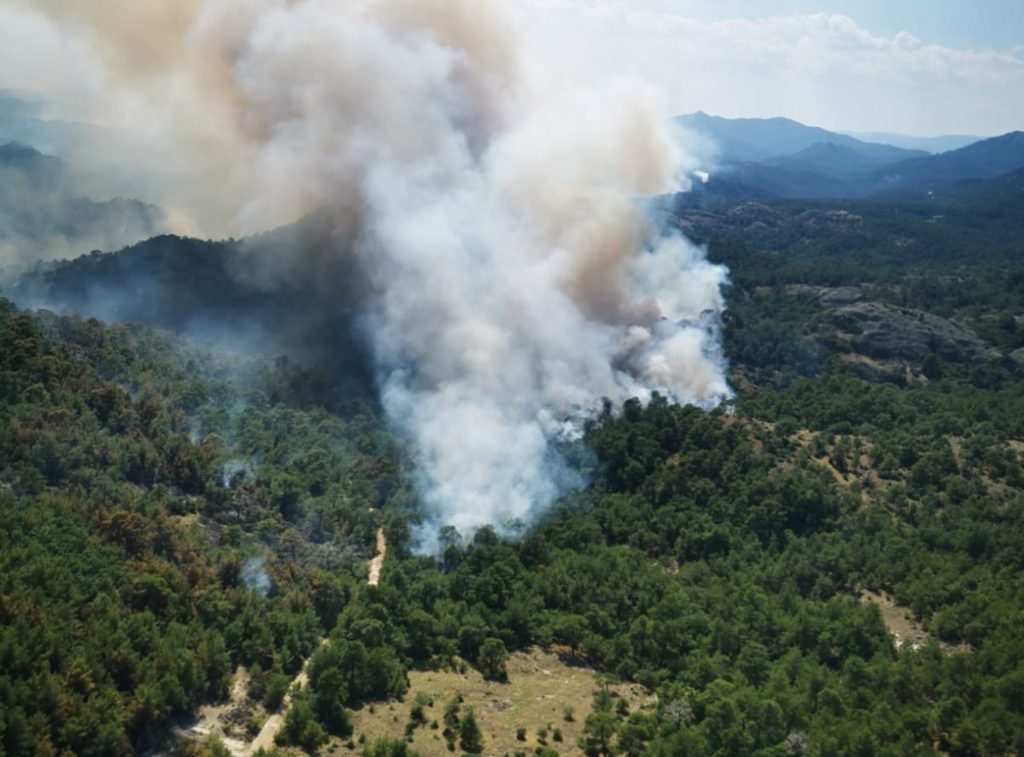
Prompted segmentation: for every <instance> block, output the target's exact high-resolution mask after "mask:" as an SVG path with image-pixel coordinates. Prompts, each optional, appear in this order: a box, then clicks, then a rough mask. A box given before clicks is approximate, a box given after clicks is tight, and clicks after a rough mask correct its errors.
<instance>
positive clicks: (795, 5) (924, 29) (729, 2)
mask: <svg viewBox="0 0 1024 757" xmlns="http://www.w3.org/2000/svg"><path fill="white" fill-rule="evenodd" d="M636 4H637V5H638V6H643V5H648V6H649V7H651V8H653V9H660V10H663V11H678V12H682V13H690V14H692V15H693V16H695V17H697V18H700V19H703V20H705V21H724V20H726V19H731V18H758V17H764V16H785V15H806V14H813V13H830V14H842V15H846V16H850V17H851V18H852V19H854V20H855V21H856V22H857V23H858V24H860V25H862V26H864V27H865V28H867V29H869V30H871V31H873V32H875V33H877V34H883V35H888V36H893V35H895V34H897V33H898V32H901V31H906V32H910V33H911V34H913V35H914V36H916V37H919V38H921V39H924V40H927V41H929V42H934V43H938V44H942V45H947V46H951V47H967V48H974V49H996V50H1004V51H1011V50H1013V48H1014V47H1018V46H1024V0H974V1H973V2H969V1H965V0H857V1H856V2H851V0H769V1H767V2H766V1H765V0H697V1H695V2H687V0H639V2H636Z"/></svg>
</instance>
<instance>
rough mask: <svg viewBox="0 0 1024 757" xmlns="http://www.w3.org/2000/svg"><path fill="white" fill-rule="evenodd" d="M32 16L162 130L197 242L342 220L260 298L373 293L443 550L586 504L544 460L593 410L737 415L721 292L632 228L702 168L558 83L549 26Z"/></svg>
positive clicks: (650, 132) (665, 124)
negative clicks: (723, 345)
mask: <svg viewBox="0 0 1024 757" xmlns="http://www.w3.org/2000/svg"><path fill="white" fill-rule="evenodd" d="M23 5H26V6H27V7H28V8H30V9H31V10H32V11H33V12H41V13H44V14H46V15H47V16H48V17H49V18H51V19H53V20H54V23H56V24H58V25H59V26H60V28H61V29H62V30H63V33H65V34H68V35H71V36H73V37H74V38H75V39H76V40H77V41H78V42H79V43H80V44H81V45H87V46H88V47H89V49H91V50H94V51H95V55H96V57H95V60H94V61H92V63H91V64H90V66H89V67H87V68H88V70H89V71H90V72H92V73H90V76H92V77H93V78H94V79H95V78H96V76H97V75H96V74H95V71H97V70H100V71H102V72H103V75H102V77H101V78H102V81H103V84H102V86H95V85H94V86H93V88H92V90H90V91H93V92H95V98H96V100H95V103H94V106H95V107H96V108H97V109H102V110H103V117H104V118H105V119H106V121H107V122H108V123H110V122H113V123H119V122H120V123H123V125H126V126H127V125H137V124H138V123H146V124H148V126H147V127H146V130H147V135H146V138H145V139H146V140H148V142H146V143H147V144H149V145H159V146H160V149H159V150H153V151H150V152H151V153H152V154H153V155H154V160H155V162H158V161H159V158H158V157H157V156H159V155H164V156H167V161H166V162H167V165H163V166H160V167H159V170H157V171H155V172H154V175H159V176H160V179H159V181H157V180H155V179H154V180H152V182H151V184H152V186H154V187H156V186H157V185H159V189H160V191H161V192H162V194H161V196H160V197H155V198H149V197H147V198H145V199H156V200H158V201H160V202H161V203H162V204H163V205H164V206H165V207H166V208H167V211H168V216H169V218H172V219H175V218H176V219H178V223H179V224H180V225H181V228H182V229H183V230H184V231H194V232H202V233H208V234H213V233H232V234H242V233H253V232H257V231H262V230H265V229H269V228H272V227H274V226H277V225H281V224H285V223H290V222H293V221H295V220H296V219H298V218H300V217H302V216H304V215H306V214H308V213H311V212H313V211H316V210H318V209H321V208H327V209H329V210H330V213H331V215H330V217H331V219H332V223H333V224H334V226H335V228H334V231H333V233H332V235H331V239H332V240H333V244H331V245H329V246H327V247H318V248H315V249H307V248H303V249H301V250H293V251H292V252H291V253H290V254H288V255H282V256H279V257H276V258H275V257H273V256H269V257H268V256H258V257H256V256H254V258H253V266H254V270H253V271H250V272H249V273H248V274H247V275H250V276H253V277H257V278H259V277H263V278H269V279H273V278H274V277H290V278H292V279H294V278H301V277H304V276H308V277H309V280H311V281H317V282H318V283H319V285H320V286H328V287H330V286H332V281H331V278H330V277H331V275H332V272H336V271H338V270H343V271H351V270H352V269H353V268H354V269H355V271H357V276H358V279H359V282H360V283H359V293H358V297H359V301H360V312H361V314H362V315H361V330H362V332H363V333H364V334H365V335H366V337H367V340H368V343H369V346H370V349H371V352H372V354H373V356H374V359H375V363H376V374H377V376H378V383H379V387H380V392H381V398H382V402H383V406H384V408H385V409H386V411H387V412H388V414H389V416H390V418H391V420H392V421H393V422H394V424H395V425H396V426H397V427H398V428H399V429H400V430H401V431H402V432H403V433H405V434H406V435H407V436H408V438H409V439H410V440H411V442H412V443H413V444H414V446H415V449H416V453H417V456H418V461H419V479H420V484H421V490H422V494H423V497H424V501H425V502H426V504H427V507H428V508H429V513H430V517H431V520H432V523H433V524H434V525H444V524H451V525H454V526H455V527H456V528H458V529H459V530H460V531H461V532H463V533H471V532H472V531H473V530H475V529H476V528H479V527H480V526H483V525H495V526H497V527H498V528H501V527H503V526H504V525H505V524H507V523H509V522H511V521H515V520H522V521H528V520H530V519H531V518H532V517H533V516H534V515H535V514H536V513H538V512H539V511H541V510H542V509H543V508H544V507H546V506H547V505H549V504H550V503H551V502H552V501H553V500H554V499H555V498H556V497H558V496H559V495H560V494H561V493H564V491H565V489H566V487H568V486H572V485H573V484H574V482H573V478H572V476H571V475H568V474H567V473H566V471H565V466H564V464H563V463H562V462H561V460H560V458H559V456H558V454H557V453H556V452H555V451H554V448H553V445H554V444H556V443H557V442H558V441H559V440H563V439H567V438H572V437H573V436H574V435H576V434H578V431H579V422H580V421H581V420H582V419H583V418H585V417H587V416H588V415H589V414H591V413H593V412H594V411H595V410H596V409H597V408H598V407H599V406H600V404H601V399H602V398H609V399H611V400H612V401H613V402H621V401H623V400H625V399H627V398H629V397H633V396H639V397H641V398H647V397H649V396H650V395H651V394H652V393H653V392H660V393H662V394H664V395H667V396H668V397H670V398H671V399H673V400H675V401H678V402H694V403H697V404H701V405H705V406H709V405H712V404H714V403H716V402H718V401H720V400H721V399H722V398H724V397H726V396H727V395H728V393H729V389H728V387H727V384H726V380H725V371H724V364H723V360H722V357H721V354H720V344H719V335H718V329H717V323H718V315H719V314H720V312H721V310H722V307H723V300H722V292H721V289H722V286H723V284H724V283H725V281H726V275H727V273H726V271H725V270H724V269H723V268H722V267H720V266H715V265H712V264H710V263H709V262H708V261H707V260H706V258H705V256H704V254H703V253H702V252H701V251H700V250H698V249H697V248H695V247H694V246H693V245H692V244H690V243H689V242H688V241H687V240H686V239H684V238H683V237H682V236H680V235H678V234H668V235H665V234H662V233H661V232H660V231H659V230H657V229H655V228H654V227H653V226H652V224H651V223H650V222H649V221H648V219H647V216H646V214H645V211H644V209H643V207H642V205H641V203H640V202H639V199H640V198H643V197H646V196H651V195H654V194H659V193H666V192H672V191H676V190H677V189H679V188H680V179H681V177H685V176H686V174H687V172H688V171H689V170H690V169H691V168H692V167H693V166H691V165H688V163H687V158H686V156H685V155H684V154H683V153H682V152H681V151H680V149H679V147H678V141H677V140H676V139H674V135H673V134H672V133H671V128H670V118H669V113H668V112H667V111H666V109H665V105H664V103H663V101H662V99H661V97H660V95H659V93H658V92H657V91H656V90H655V89H653V88H651V87H649V86H647V85H646V84H644V83H643V82H641V81H637V80H634V79H628V78H620V79H615V80H611V81H605V82H589V81H588V82H566V81H564V80H563V78H562V77H560V76H558V75H557V71H558V70H559V60H558V56H559V55H560V54H564V53H562V52H561V51H560V50H555V49H553V48H552V47H551V46H550V45H548V46H544V45H537V44H532V43H531V41H530V38H529V35H528V34H527V33H526V31H525V30H526V29H527V28H528V26H529V25H528V24H524V23H522V21H523V19H522V13H523V7H534V8H536V6H530V5H529V4H527V5H525V6H520V7H517V6H516V5H514V4H513V3H511V2H502V1H500V0H293V1H288V0H244V1H240V0H208V1H207V2H202V3H200V2H176V3H165V2H159V1H157V0H143V1H141V2H140V0H124V1H123V2H107V3H103V4H95V3H89V2H84V1H82V2H69V1H68V0H59V2H58V0H37V1H34V2H26V3H23ZM99 5H102V7H99ZM537 22H540V23H542V19H534V23H537ZM140 29H146V30H148V31H147V33H146V34H143V35H140V34H139V33H138V31H139V30H140ZM76 49H77V47H76ZM567 49H568V48H567ZM527 51H528V53H527ZM97 117H98V116H97ZM171 164H173V169H172V168H169V167H168V165H171ZM342 258H343V259H344V260H345V261H346V263H345V264H344V265H342V266H340V267H339V266H338V265H337V264H336V263H337V261H338V260H339V259H342ZM350 287H351V282H346V283H345V287H342V286H341V282H338V291H342V289H343V288H344V289H349V288H350ZM425 538H426V539H427V540H428V541H429V531H428V533H427V534H426V535H425Z"/></svg>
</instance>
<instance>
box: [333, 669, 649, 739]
mask: <svg viewBox="0 0 1024 757" xmlns="http://www.w3.org/2000/svg"><path fill="white" fill-rule="evenodd" d="M507 669H508V682H507V683H496V682H493V681H485V680H484V679H483V677H482V676H481V675H480V673H479V672H477V671H476V670H473V669H468V670H467V671H466V672H465V673H460V672H457V671H450V670H443V671H410V673H409V684H410V685H409V693H408V695H407V696H406V698H405V701H403V702H388V703H378V704H376V705H372V706H369V705H368V706H366V707H363V708H362V709H361V710H358V711H356V712H355V713H354V718H353V720H354V724H355V736H354V738H355V739H359V738H360V737H365V740H366V742H367V743H370V742H372V741H373V740H374V739H378V738H381V737H383V736H390V737H392V738H398V739H400V738H403V737H404V735H405V725H406V723H407V722H408V720H409V713H410V709H411V707H412V703H413V701H414V700H415V698H416V695H417V694H419V693H422V694H424V695H425V696H426V697H428V698H429V699H430V700H432V702H433V704H432V706H430V707H427V708H425V713H426V718H427V725H425V726H421V727H420V728H417V729H416V731H415V734H414V737H413V741H412V744H411V746H412V748H413V749H415V750H416V751H418V752H420V753H421V754H422V755H424V757H441V756H442V755H445V756H446V755H450V754H452V753H451V752H449V751H448V749H447V746H446V744H445V740H444V737H443V736H442V735H441V732H442V730H443V729H444V723H443V716H444V708H445V705H446V704H447V703H448V702H449V701H450V700H451V699H452V698H453V697H455V696H456V695H458V694H461V695H462V697H463V700H464V701H463V704H462V708H463V710H465V708H467V707H472V708H473V709H474V710H475V712H476V716H477V722H478V723H479V724H480V728H481V730H482V732H483V736H484V754H488V755H503V754H505V753H508V754H513V753H515V752H516V751H524V752H528V753H532V752H533V750H534V749H535V748H536V747H537V746H539V745H541V744H540V741H539V737H538V730H539V729H540V728H548V727H549V726H550V730H549V732H548V734H547V737H546V739H545V741H546V744H547V746H549V747H550V748H553V749H555V750H556V751H557V752H558V753H559V754H561V755H582V754H583V752H582V751H581V750H580V749H579V747H578V746H577V745H576V741H577V739H578V738H579V737H580V736H581V734H582V732H583V721H584V720H585V719H586V717H587V715H588V714H589V713H590V710H591V703H592V699H593V696H594V693H595V692H596V691H598V689H599V688H600V687H601V686H602V684H601V682H600V681H599V680H598V677H597V674H596V673H595V671H593V670H592V669H590V668H586V667H582V666H580V665H575V664H569V662H568V661H567V658H566V657H565V656H559V655H558V654H555V653H554V652H549V651H542V650H539V649H535V650H533V651H531V652H529V653H523V652H517V653H514V654H512V655H511V656H510V658H509V661H508V665H507ZM609 690H610V691H612V693H613V694H615V695H618V696H619V697H621V698H623V699H625V700H626V702H627V703H628V704H629V708H630V711H634V710H636V709H638V708H642V707H645V706H646V707H652V706H654V705H655V702H654V700H653V698H651V697H649V696H648V695H647V693H646V691H645V690H644V689H643V687H641V686H637V685H635V684H616V685H613V686H609ZM566 707H571V708H572V710H573V711H574V715H573V720H572V722H567V721H566V720H565V717H564V712H565V708H566ZM433 721H436V722H437V723H438V726H437V728H436V729H435V728H432V727H431V723H432V722H433ZM518 728H525V729H526V740H525V741H520V740H518V739H517V737H516V730H517V729H518ZM556 728H557V729H559V730H560V732H561V736H562V740H561V741H560V742H559V741H556V740H555V739H554V729H556ZM356 749H357V751H361V750H362V746H361V745H359V744H357V747H356ZM330 752H331V753H334V754H351V750H349V749H348V748H347V747H346V746H345V745H344V744H342V743H341V742H333V743H332V745H331V749H330ZM460 753H461V751H460V750H458V748H457V747H456V752H455V754H460Z"/></svg>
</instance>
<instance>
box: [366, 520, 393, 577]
mask: <svg viewBox="0 0 1024 757" xmlns="http://www.w3.org/2000/svg"><path fill="white" fill-rule="evenodd" d="M387 552H388V540H387V537H386V536H384V529H383V528H378V529H377V554H375V555H374V556H373V559H372V560H370V577H369V579H368V580H367V583H368V584H369V585H370V586H376V585H377V584H379V583H380V571H381V568H383V567H384V556H385V555H386V554H387Z"/></svg>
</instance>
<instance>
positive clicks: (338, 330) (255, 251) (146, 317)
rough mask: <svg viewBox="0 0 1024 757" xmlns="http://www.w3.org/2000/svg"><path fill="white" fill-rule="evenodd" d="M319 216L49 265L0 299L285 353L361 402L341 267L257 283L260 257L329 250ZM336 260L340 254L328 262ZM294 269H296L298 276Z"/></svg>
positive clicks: (362, 361)
mask: <svg viewBox="0 0 1024 757" xmlns="http://www.w3.org/2000/svg"><path fill="white" fill-rule="evenodd" d="M324 220H325V218H324V216H323V215H314V216H310V217H309V218H307V219H304V220H303V221H302V222H300V223H298V224H295V225H293V226H290V227H285V228H283V229H279V230H277V231H275V232H272V233H269V234H264V235H261V236H258V237H254V238H252V239H248V240H242V241H234V240H231V241H218V242H212V241H203V240H198V239H190V238H186V237H178V236H173V235H164V236H158V237H153V238H152V239H147V240H146V241H144V242H140V243H138V244H134V245H132V246H130V247H126V248H124V249H122V250H120V251H118V252H112V253H101V252H99V251H95V252H92V253H90V254H88V255H83V256H81V257H78V258H76V259H74V260H67V261H59V262H57V263H55V264H53V265H50V266H46V267H42V268H40V269H38V270H36V271H33V272H30V273H28V274H25V275H24V276H22V277H21V278H20V280H19V282H18V283H17V284H16V286H14V287H13V288H12V289H11V290H9V291H5V296H7V297H10V298H11V299H13V300H15V301H16V302H18V303H19V304H20V305H22V306H24V307H34V308H45V309H49V310H53V311H56V312H58V313H75V314H81V315H88V316H93V317H96V318H100V319H102V320H104V321H107V322H111V323H142V324H146V325H149V326H154V327H157V328H162V329H169V330H172V331H176V332H178V333H183V334H187V335H189V336H191V337H193V338H196V339H198V340H200V341H203V342H207V343H211V344H215V345H218V346H221V347H225V348H231V349H232V350H235V351H242V352H246V351H253V352H260V353H265V354H278V353H283V352H287V353H289V354H291V355H293V356H295V357H299V358H302V359H304V360H305V361H306V362H307V363H309V364H311V365H315V366H316V367H317V368H318V369H320V370H322V371H323V372H324V373H326V374H328V375H330V376H331V377H332V379H334V380H335V382H336V383H337V385H338V386H342V387H345V389H346V391H350V392H352V393H355V394H366V393H368V391H369V387H370V386H372V379H373V376H372V369H371V368H370V367H369V366H370V361H369V358H368V356H367V354H366V352H365V350H364V348H363V347H362V342H361V340H360V338H359V336H358V334H357V324H356V322H355V319H354V318H353V316H352V311H353V309H354V308H355V307H356V306H357V304H358V302H357V298H358V292H357V289H358V288H359V284H358V283H357V282H356V280H355V277H354V276H352V275H350V274H349V272H348V270H347V269H346V266H345V263H344V260H342V261H341V262H339V263H337V264H336V265H335V266H334V268H333V269H332V270H331V271H330V272H327V273H325V274H324V275H325V277H326V278H327V279H328V280H329V282H330V288H327V287H325V286H321V283H322V282H317V281H315V280H314V278H315V274H314V273H310V272H307V273H306V275H305V278H303V277H302V272H301V271H292V274H293V276H292V278H290V279H288V278H287V277H283V276H280V277H273V278H272V277H270V276H260V275H259V273H258V271H259V270H260V269H261V267H262V266H264V265H269V264H270V263H268V262H267V261H268V259H270V258H273V259H275V260H276V259H278V258H282V257H284V258H289V259H294V256H295V255H296V254H297V253H295V252H294V250H293V248H298V247H315V246H317V245H323V244H326V243H329V237H328V236H325V235H329V234H330V229H329V227H328V225H327V224H325V223H324ZM337 257H339V258H341V257H343V256H337ZM298 267H299V266H298V264H297V263H296V268H298Z"/></svg>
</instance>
